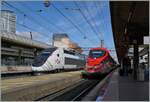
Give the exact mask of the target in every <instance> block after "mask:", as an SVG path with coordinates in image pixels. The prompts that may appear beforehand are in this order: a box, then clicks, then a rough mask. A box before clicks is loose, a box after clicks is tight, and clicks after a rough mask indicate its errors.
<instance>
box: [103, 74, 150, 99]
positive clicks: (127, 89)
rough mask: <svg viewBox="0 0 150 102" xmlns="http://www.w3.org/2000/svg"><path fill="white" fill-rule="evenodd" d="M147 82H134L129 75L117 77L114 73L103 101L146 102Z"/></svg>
mask: <svg viewBox="0 0 150 102" xmlns="http://www.w3.org/2000/svg"><path fill="white" fill-rule="evenodd" d="M148 100H149V82H146V81H135V80H134V79H133V78H132V76H131V75H129V76H119V74H118V72H115V73H114V74H113V76H112V79H111V81H110V83H109V85H108V88H107V90H106V93H105V95H104V98H103V101H148Z"/></svg>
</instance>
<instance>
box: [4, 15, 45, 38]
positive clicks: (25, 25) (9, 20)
mask: <svg viewBox="0 0 150 102" xmlns="http://www.w3.org/2000/svg"><path fill="white" fill-rule="evenodd" d="M3 18H4V19H6V20H8V21H11V22H14V21H13V20H10V19H8V18H6V17H3ZM16 24H18V25H20V26H22V27H24V28H26V29H29V30H31V31H36V30H35V29H33V28H29V27H28V26H26V25H24V24H21V23H18V22H16ZM40 34H42V33H41V32H40ZM42 36H45V35H43V34H42Z"/></svg>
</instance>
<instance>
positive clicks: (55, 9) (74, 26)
mask: <svg viewBox="0 0 150 102" xmlns="http://www.w3.org/2000/svg"><path fill="white" fill-rule="evenodd" d="M51 5H52V7H53V8H54V9H55V10H56V11H57V12H58V13H60V14H61V15H62V16H63V17H64V18H65V19H67V20H68V21H69V22H70V23H71V24H72V25H73V26H74V27H75V28H76V29H77V30H78V31H79V32H80V34H83V35H84V37H86V38H87V39H88V37H87V36H86V35H85V34H84V33H83V32H82V31H81V30H80V29H79V27H78V26H77V25H76V24H74V22H73V21H72V20H70V19H69V18H68V17H67V16H65V14H64V13H63V12H61V11H60V10H59V9H58V8H57V7H56V6H55V5H54V4H53V3H52V4H51ZM88 40H89V42H92V43H93V44H94V42H93V40H90V39H88Z"/></svg>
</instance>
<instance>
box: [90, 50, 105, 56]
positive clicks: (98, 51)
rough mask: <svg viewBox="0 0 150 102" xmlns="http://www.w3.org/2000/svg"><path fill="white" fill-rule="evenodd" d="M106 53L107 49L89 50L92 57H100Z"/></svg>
mask: <svg viewBox="0 0 150 102" xmlns="http://www.w3.org/2000/svg"><path fill="white" fill-rule="evenodd" d="M104 55H105V51H103V50H91V51H90V52H89V56H90V57H91V58H100V57H102V56H104Z"/></svg>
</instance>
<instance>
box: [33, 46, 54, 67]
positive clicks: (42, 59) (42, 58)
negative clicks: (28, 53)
mask: <svg viewBox="0 0 150 102" xmlns="http://www.w3.org/2000/svg"><path fill="white" fill-rule="evenodd" d="M56 49H57V48H48V49H45V50H44V51H43V52H42V53H41V54H39V55H38V56H37V57H36V58H35V59H34V61H33V64H32V65H33V66H41V65H43V64H44V63H45V61H46V60H47V58H48V57H49V56H50V55H51V54H52V53H53V52H54V51H55V50H56Z"/></svg>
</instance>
